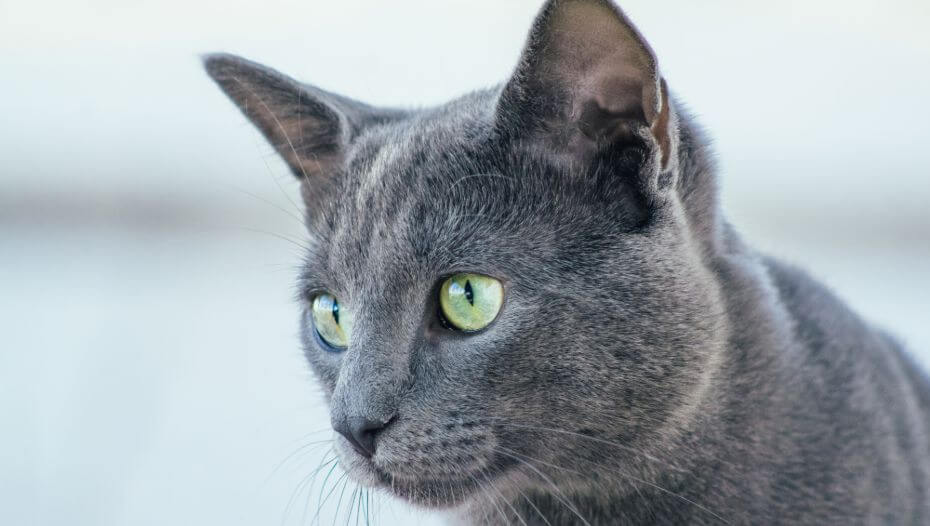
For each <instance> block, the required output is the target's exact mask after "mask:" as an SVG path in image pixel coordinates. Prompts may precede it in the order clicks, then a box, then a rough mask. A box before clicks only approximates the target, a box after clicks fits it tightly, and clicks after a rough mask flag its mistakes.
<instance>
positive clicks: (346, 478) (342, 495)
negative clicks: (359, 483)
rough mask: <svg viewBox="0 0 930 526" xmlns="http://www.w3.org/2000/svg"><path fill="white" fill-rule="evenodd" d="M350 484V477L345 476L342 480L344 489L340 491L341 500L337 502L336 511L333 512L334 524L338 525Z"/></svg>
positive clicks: (333, 525)
mask: <svg viewBox="0 0 930 526" xmlns="http://www.w3.org/2000/svg"><path fill="white" fill-rule="evenodd" d="M348 485H349V478H348V477H344V480H343V482H342V489H341V490H340V491H339V500H338V501H337V502H336V511H335V512H334V513H333V524H332V526H336V520H337V519H338V518H339V510H340V509H342V498H343V497H344V496H345V493H346V487H348Z"/></svg>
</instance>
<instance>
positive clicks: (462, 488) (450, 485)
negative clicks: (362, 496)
mask: <svg viewBox="0 0 930 526" xmlns="http://www.w3.org/2000/svg"><path fill="white" fill-rule="evenodd" d="M380 476H381V484H380V486H381V487H382V488H383V489H384V490H386V491H388V492H389V493H391V494H392V495H394V496H395V497H398V498H400V499H403V500H405V501H407V502H409V503H410V504H413V505H414V506H419V507H421V508H428V509H448V508H454V507H456V506H459V505H461V504H463V503H465V502H467V501H468V500H470V499H471V497H472V496H473V495H474V494H475V493H476V492H477V491H478V490H479V489H480V486H479V484H478V482H477V481H476V480H475V479H461V480H455V479H448V480H405V479H400V478H397V477H392V476H391V475H390V474H389V473H383V472H382V473H380Z"/></svg>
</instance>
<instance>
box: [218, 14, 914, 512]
mask: <svg viewBox="0 0 930 526" xmlns="http://www.w3.org/2000/svg"><path fill="white" fill-rule="evenodd" d="M588 8H591V9H593V10H594V11H597V12H599V13H600V15H599V16H598V17H596V19H592V18H591V17H580V18H579V17H571V16H563V15H565V13H570V12H571V11H572V10H573V9H575V10H577V9H581V10H582V11H583V10H585V9H588ZM569 19H570V20H572V23H571V24H568V25H567V26H566V25H565V24H566V23H565V22H564V20H569ZM560 20H562V22H559V21H560ZM579 24H580V26H581V27H578V26H579ZM586 25H590V26H591V27H585V26H586ZM554 26H555V27H554ZM618 34H619V35H625V36H624V37H623V38H620V39H619V40H620V41H619V42H617V43H616V45H619V46H622V47H624V49H632V51H630V52H622V53H619V55H616V54H613V55H612V54H611V53H606V54H605V53H598V50H601V51H603V47H604V46H610V45H612V44H611V41H605V39H604V38H602V37H604V35H618ZM566 38H567V39H569V40H568V41H566V42H568V43H567V44H565V45H561V44H560V41H558V39H563V40H564V39H566ZM562 43H563V44H564V42H562ZM566 49H569V50H574V51H571V52H566V51H565V50H566ZM553 50H556V51H553ZM566 53H568V55H569V56H566ZM573 53H576V54H577V53H580V54H581V56H574V55H572V54H573ZM601 55H605V56H612V57H614V58H612V59H611V60H612V62H611V61H607V62H603V61H601V59H599V58H598V57H599V56H601ZM617 56H619V57H621V58H619V59H617V58H616V57H617ZM571 61H576V62H571ZM618 61H619V63H618ZM205 62H206V67H207V69H208V71H209V73H210V74H211V76H212V77H213V78H214V79H215V80H216V81H217V82H218V84H219V85H220V87H221V88H223V89H224V90H225V91H226V92H227V94H228V95H229V96H230V97H231V98H232V99H233V100H234V101H235V102H237V103H238V104H239V105H240V107H242V109H243V111H244V112H245V113H246V114H247V115H248V116H249V117H250V118H252V119H253V120H254V121H255V122H256V123H257V125H258V126H259V127H260V129H262V131H263V132H264V133H265V135H266V136H267V137H268V138H269V140H270V141H271V142H272V143H273V144H274V145H275V146H276V147H277V148H278V149H279V151H280V152H281V153H282V155H283V156H284V157H285V159H286V160H287V161H288V162H289V163H290V165H291V167H292V168H293V170H294V172H295V174H296V175H297V176H298V177H300V178H301V180H302V189H303V195H304V199H305V201H306V205H307V226H308V230H309V238H310V247H311V249H310V250H309V252H308V254H307V255H306V261H305V265H304V270H303V272H302V274H301V277H300V289H301V291H302V294H303V297H304V298H305V299H306V301H305V302H304V313H303V315H302V317H301V320H302V327H303V340H304V345H305V353H306V356H307V359H308V360H309V362H310V365H311V368H312V370H313V371H314V373H315V374H316V376H317V377H318V378H319V381H320V382H321V383H322V385H323V386H324V388H325V389H324V390H325V392H326V394H327V398H328V402H329V405H330V409H331V413H332V417H333V421H334V422H337V421H340V419H345V418H349V417H365V418H368V419H371V420H377V421H382V422H386V421H390V424H389V425H388V426H387V428H386V429H384V430H383V431H382V432H380V433H379V434H378V435H377V438H376V444H377V451H376V453H375V455H374V456H373V457H372V458H371V459H370V460H369V459H366V458H364V457H362V456H360V455H358V454H357V453H356V452H355V451H353V449H352V448H351V447H349V445H348V443H347V442H346V441H345V439H343V438H342V437H341V436H338V435H337V436H336V437H335V440H336V447H337V450H338V453H339V456H340V460H341V464H342V465H343V466H344V467H345V469H346V470H347V471H348V472H349V474H350V476H351V477H352V478H353V479H355V480H357V481H359V482H361V483H363V484H366V485H370V486H374V487H379V488H382V489H383V490H384V491H386V492H389V493H392V494H394V495H395V496H397V497H399V498H402V499H404V500H406V501H409V502H412V503H414V504H417V505H420V506H424V507H429V508H443V509H449V510H451V511H452V514H453V517H454V518H456V519H457V520H459V521H460V522H463V523H466V524H484V523H493V524H505V523H506V524H522V523H526V524H552V525H559V524H585V523H587V524H592V525H594V524H720V523H730V524H775V523H797V524H853V523H856V524H860V523H865V524H924V523H927V522H930V479H928V477H930V442H928V423H927V422H928V419H927V416H928V414H930V388H928V381H927V378H926V376H925V375H924V374H923V373H922V372H921V371H919V370H918V368H917V367H916V366H915V365H914V364H913V363H912V362H911V360H910V359H909V358H908V357H907V356H906V355H905V354H904V352H903V351H902V349H901V347H900V346H899V345H898V344H897V343H896V342H895V341H894V340H893V339H892V338H890V337H889V336H887V335H886V334H884V333H882V332H880V331H877V330H875V329H874V328H872V327H870V326H869V325H868V324H867V323H866V322H864V321H862V320H861V319H860V318H859V317H858V316H857V315H856V314H854V313H852V312H851V311H850V310H849V309H848V308H847V307H846V306H845V305H844V304H843V303H842V302H841V301H840V300H838V299H836V298H835V297H834V296H833V295H832V294H831V293H830V292H829V291H827V290H826V289H825V288H824V287H823V286H822V285H820V284H818V283H817V282H815V281H813V280H811V279H810V278H809V277H807V276H806V275H805V274H804V273H803V272H802V271H800V270H798V269H795V268H792V267H790V266H788V265H785V264H783V263H780V262H778V261H775V260H773V259H771V258H768V257H766V256H764V255H762V254H759V253H758V252H756V251H755V250H753V249H752V248H750V247H749V246H747V245H746V244H744V243H743V241H742V240H741V238H740V236H739V235H738V234H737V233H736V232H735V231H734V229H733V228H732V227H731V226H730V225H729V224H728V223H727V222H726V221H725V220H724V218H723V217H721V214H720V211H719V204H718V200H717V189H716V178H715V175H714V173H715V169H714V165H713V161H712V159H711V154H710V153H709V151H708V149H707V146H706V140H705V139H704V137H703V135H702V133H701V131H700V130H699V128H698V127H697V126H696V125H695V124H694V122H693V120H692V119H691V118H690V117H689V116H688V115H687V114H686V113H685V112H684V110H683V109H682V107H681V105H680V104H678V103H675V102H674V100H670V99H669V98H668V97H667V91H666V90H665V87H664V86H665V85H664V81H662V80H661V78H660V77H659V74H658V69H657V66H656V64H657V62H656V61H655V58H654V57H652V55H651V51H650V50H649V47H648V45H647V44H646V43H645V41H644V40H642V38H641V37H640V36H639V34H638V32H636V31H635V29H633V28H632V26H631V25H630V24H629V22H628V21H627V20H626V19H625V18H624V17H623V16H622V14H620V12H619V11H618V10H616V9H615V8H614V7H613V6H612V5H611V4H609V3H608V2H606V1H602V0H561V1H559V0H555V1H550V2H548V3H547V4H546V6H545V7H544V8H543V11H542V13H541V14H540V17H539V18H538V19H537V22H536V24H535V25H534V27H533V29H532V32H531V36H530V41H529V44H528V46H527V49H526V51H525V53H524V57H523V59H522V60H521V63H520V65H519V66H518V68H517V72H516V73H515V75H514V77H513V78H512V79H511V80H510V81H509V82H507V83H505V84H504V85H502V86H500V87H497V88H494V89H489V90H484V91H478V92H475V93H472V94H470V95H467V96H464V97H462V98H460V99H457V100H454V101H452V102H449V103H448V104H445V105H443V106H440V107H436V108H429V109H423V110H417V111H399V110H384V109H376V108H372V107H369V106H366V105H363V104H361V103H356V102H353V101H351V100H348V99H346V98H344V97H339V96H336V95H333V94H330V93H327V92H324V91H322V90H319V89H317V88H313V87H311V86H307V85H303V84H299V83H297V82H296V81H293V80H291V79H289V78H287V77H284V76H283V75H280V74H278V73H275V72H272V71H271V70H269V69H267V68H264V67H263V66H259V65H257V64H254V63H251V62H248V61H246V60H243V59H240V58H237V57H232V56H228V55H212V56H209V57H207V59H206V61H205ZM570 62H571V63H570ZM604 68H607V69H606V70H605V69H604ZM566 71H567V72H568V73H565V72H566ZM598 79H601V80H604V79H606V81H605V82H603V83H600V84H599V80H598ZM579 86H580V87H579ZM592 86H593V88H592ZM598 86H606V87H604V88H603V89H600V88H599V87H598ZM640 105H641V106H640ZM663 111H665V114H664V117H663V113H662V112H663ZM663 119H664V120H663ZM460 271H471V272H478V273H482V274H487V275H491V276H495V277H497V278H499V279H501V280H502V281H503V282H504V283H505V289H506V298H505V302H504V306H503V308H502V311H501V313H500V315H499V317H498V318H497V320H496V321H495V322H494V323H493V324H492V325H491V326H490V327H488V328H487V329H485V330H483V331H481V332H479V333H476V334H463V333H457V332H454V331H451V330H449V329H447V328H445V327H444V326H442V324H441V323H440V322H439V319H438V316H437V310H438V307H437V299H436V298H437V288H438V286H439V283H440V282H441V281H442V278H444V277H445V276H448V275H450V274H452V273H455V272H460ZM319 291H329V292H331V293H333V294H334V295H336V296H337V297H338V298H340V301H341V302H342V303H343V304H344V305H346V306H348V308H351V309H353V311H354V312H355V329H354V331H353V333H352V337H351V341H350V344H349V348H348V349H347V350H346V351H344V352H342V353H333V352H328V351H326V350H324V349H323V348H322V347H321V345H320V344H319V342H318V340H317V339H316V338H315V337H314V329H313V327H312V326H311V322H310V316H309V315H308V313H307V308H308V303H307V302H308V301H309V299H310V298H312V296H313V295H314V294H315V293H316V292H319Z"/></svg>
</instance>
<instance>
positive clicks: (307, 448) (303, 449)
mask: <svg viewBox="0 0 930 526" xmlns="http://www.w3.org/2000/svg"><path fill="white" fill-rule="evenodd" d="M331 442H332V440H331V439H327V440H316V441H313V442H308V443H306V444H303V445H301V446H298V447H297V448H296V449H295V450H294V451H292V452H291V453H290V454H288V455H287V456H286V457H284V459H283V460H281V461H280V462H278V463H277V464H276V465H275V467H274V469H272V470H271V473H269V474H268V476H267V477H265V480H264V481H263V482H262V485H265V484H268V482H269V481H270V480H271V479H272V478H273V477H274V476H275V475H276V474H277V473H278V471H280V470H281V468H283V467H284V465H285V464H286V463H288V462H289V461H291V460H292V459H295V457H299V456H302V455H303V454H306V453H310V452H311V451H314V450H315V449H317V448H319V447H321V446H323V445H325V444H327V443H331ZM331 452H332V448H330V450H329V451H328V452H326V453H324V456H325V455H328V454H329V453H331Z"/></svg>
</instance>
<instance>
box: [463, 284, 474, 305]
mask: <svg viewBox="0 0 930 526" xmlns="http://www.w3.org/2000/svg"><path fill="white" fill-rule="evenodd" d="M465 299H467V300H468V303H469V305H471V306H472V307H474V306H475V293H474V292H473V291H472V290H471V281H468V280H465Z"/></svg>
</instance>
